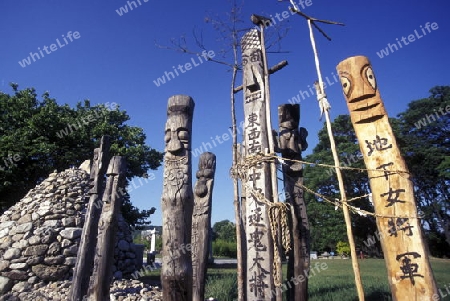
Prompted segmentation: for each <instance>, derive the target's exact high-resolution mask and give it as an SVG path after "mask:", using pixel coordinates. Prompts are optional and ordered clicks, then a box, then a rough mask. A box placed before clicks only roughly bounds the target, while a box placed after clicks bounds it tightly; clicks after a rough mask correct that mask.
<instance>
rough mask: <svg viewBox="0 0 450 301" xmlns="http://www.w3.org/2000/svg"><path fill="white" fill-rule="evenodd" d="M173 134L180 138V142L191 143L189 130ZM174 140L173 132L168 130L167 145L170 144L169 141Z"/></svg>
mask: <svg viewBox="0 0 450 301" xmlns="http://www.w3.org/2000/svg"><path fill="white" fill-rule="evenodd" d="M173 132H174V134H176V138H178V140H179V141H180V142H183V143H187V142H188V141H189V131H188V130H187V129H185V128H179V129H177V130H176V131H173ZM172 138H173V134H172V130H170V129H168V130H166V133H165V135H164V141H165V142H166V143H169V141H170V140H172Z"/></svg>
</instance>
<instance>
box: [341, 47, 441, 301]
mask: <svg viewBox="0 0 450 301" xmlns="http://www.w3.org/2000/svg"><path fill="white" fill-rule="evenodd" d="M337 71H338V73H339V76H340V79H341V83H342V87H343V90H344V95H345V97H346V99H347V106H348V109H349V111H350V117H351V120H352V124H353V127H354V129H355V132H356V136H357V138H358V141H359V145H360V148H361V152H362V153H363V156H364V163H365V164H366V167H367V169H368V174H369V180H370V188H371V190H372V200H373V204H374V207H375V213H376V214H377V218H376V219H377V227H378V230H379V233H380V235H381V238H382V239H381V246H382V248H383V252H384V258H385V261H386V266H387V270H388V279H389V284H390V287H391V292H392V298H393V300H421V301H425V300H431V299H434V296H439V295H438V291H437V287H436V282H435V280H434V276H433V272H432V270H431V266H430V262H429V254H428V251H427V248H426V246H425V243H424V241H423V234H422V231H421V227H420V223H419V217H418V215H417V209H416V204H415V200H414V192H413V183H412V181H411V179H410V175H409V172H408V169H407V167H406V164H405V161H404V160H403V158H402V156H401V154H400V150H399V149H398V146H397V142H396V140H395V136H394V133H393V131H392V128H391V126H390V124H389V120H388V116H387V113H386V110H385V108H384V104H383V101H382V99H381V97H380V94H379V90H378V86H377V82H376V79H375V75H374V72H373V70H372V66H371V64H370V62H369V60H368V58H366V57H364V56H356V57H350V58H348V59H346V60H344V61H342V62H340V63H339V65H338V66H337Z"/></svg>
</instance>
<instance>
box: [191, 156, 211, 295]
mask: <svg viewBox="0 0 450 301" xmlns="http://www.w3.org/2000/svg"><path fill="white" fill-rule="evenodd" d="M215 172H216V155H214V154H213V153H210V152H206V153H203V154H202V155H201V156H200V159H199V162H198V171H197V179H198V180H197V183H196V184H195V188H194V214H193V216H192V238H191V244H192V275H193V277H192V278H193V280H192V283H193V290H192V300H193V301H204V300H205V296H204V295H205V280H206V279H205V278H206V268H207V263H208V242H209V233H210V229H211V202H212V192H213V186H214V174H215Z"/></svg>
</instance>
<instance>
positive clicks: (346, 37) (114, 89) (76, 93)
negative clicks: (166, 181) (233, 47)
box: [0, 0, 450, 225]
mask: <svg viewBox="0 0 450 301" xmlns="http://www.w3.org/2000/svg"><path fill="white" fill-rule="evenodd" d="M139 1H140V4H139V2H138V0H136V1H134V2H135V3H136V6H137V7H134V8H133V10H130V8H129V7H128V12H127V13H124V12H123V11H122V16H120V15H119V14H118V13H117V10H119V9H120V7H124V6H127V5H128V4H127V1H123V0H113V1H100V0H90V1H88V0H80V1H61V0H58V1H56V0H49V1H24V0H14V1H12V0H3V1H1V2H0V16H1V17H0V37H1V38H2V41H3V43H2V47H0V91H2V92H5V93H11V92H12V91H11V88H10V87H9V85H8V83H9V82H16V83H18V84H19V87H20V88H26V87H34V88H36V90H37V92H38V95H41V94H42V93H43V92H44V91H49V92H50V95H51V96H52V97H54V98H56V99H57V101H58V102H59V103H60V104H63V103H68V104H70V105H71V106H74V105H75V104H76V103H77V102H78V101H82V100H84V99H90V100H91V103H93V104H97V103H106V102H116V103H118V104H119V105H120V108H121V109H122V110H125V111H127V112H128V114H129V115H130V117H131V120H130V121H129V124H130V125H133V126H139V127H142V128H143V129H144V131H145V133H146V135H147V143H148V145H150V146H151V147H153V148H155V149H157V150H160V151H162V150H163V149H164V134H163V133H164V124H165V120H166V106H167V99H168V98H169V97H170V96H172V95H174V94H187V95H190V96H192V97H193V98H194V100H195V103H196V107H195V112H194V121H193V142H192V147H193V149H195V148H197V147H199V146H201V145H202V143H206V142H211V137H213V138H214V137H216V135H219V136H222V135H223V134H224V133H228V128H229V127H230V126H231V116H230V100H229V89H230V88H229V85H230V79H231V78H230V76H231V73H230V72H228V69H227V67H225V66H222V65H218V64H214V63H211V62H206V63H199V60H198V58H197V57H196V56H195V55H189V54H182V53H178V52H175V51H170V50H164V49H160V48H158V47H157V46H155V43H159V44H163V45H170V40H171V39H172V38H175V39H178V38H179V37H181V36H185V37H186V39H187V41H188V44H189V45H190V46H191V48H192V49H193V50H195V51H197V50H198V48H195V43H194V41H193V38H192V30H193V29H194V28H196V29H202V30H203V36H204V42H205V46H206V48H207V49H208V50H210V51H214V53H215V54H216V58H220V57H219V52H220V49H222V48H223V45H222V43H221V42H220V41H218V40H219V36H218V34H217V33H216V32H215V31H214V30H213V29H212V28H211V25H210V24H209V23H205V17H206V16H215V15H219V16H221V17H222V18H225V13H227V12H229V11H230V3H229V2H228V1H225V0H224V1H205V0H201V1H179V0H174V1H154V0H147V2H144V0H139ZM128 2H130V3H131V1H128ZM330 2H331V1H324V0H311V2H310V4H311V5H310V6H306V5H305V10H304V12H305V13H307V14H310V15H312V16H315V17H317V18H322V19H329V20H335V21H340V22H343V23H345V24H346V26H345V27H340V26H331V25H323V26H321V27H322V28H323V29H324V30H325V31H326V32H327V33H328V34H329V35H330V36H331V37H332V39H333V40H332V41H331V42H329V41H327V40H325V39H324V38H323V37H322V36H320V35H319V34H318V33H317V32H316V40H317V47H318V50H319V56H320V60H321V68H322V74H323V77H324V78H326V77H328V78H329V81H330V83H332V85H329V87H327V88H326V92H327V94H328V100H329V101H330V103H331V106H332V109H331V117H332V118H334V117H336V116H337V115H339V114H348V111H347V106H346V104H345V100H344V97H343V95H342V89H341V87H340V85H339V84H338V83H336V82H335V80H334V75H335V74H336V71H335V68H336V65H337V64H338V63H339V62H340V61H342V60H343V59H345V58H347V57H349V56H353V55H365V56H368V57H369V59H370V60H371V62H372V65H373V67H374V71H375V74H376V76H377V81H378V86H379V89H380V93H381V96H382V98H383V100H384V102H385V105H386V108H387V111H388V113H389V115H390V116H395V115H397V114H398V113H400V112H402V111H404V110H405V109H406V106H407V104H408V102H410V101H411V100H415V99H420V98H424V97H427V96H428V91H429V89H430V88H432V87H433V86H435V85H449V84H450V82H449V76H448V70H449V66H450V64H449V59H448V54H449V53H450V42H449V37H450V20H449V18H448V12H449V11H450V4H449V2H447V1H445V0H436V1H432V2H426V1H407V0H399V1H386V0H382V1H350V0H342V1H333V2H331V3H330ZM413 2H414V4H413ZM297 3H298V0H297ZM431 3H432V4H431ZM131 5H132V6H133V4H131ZM288 5H289V3H288V1H285V2H279V1H276V0H272V1H268V0H266V1H261V0H259V1H256V0H247V1H245V3H244V4H243V12H242V16H243V19H244V20H245V22H246V23H244V24H243V26H248V28H250V27H251V26H252V23H251V22H250V15H251V14H252V13H256V14H260V15H265V16H269V15H272V16H274V17H276V16H275V14H277V13H279V14H281V13H282V12H283V11H286V10H287V8H288ZM280 18H282V17H280ZM282 19H283V18H282ZM427 22H430V24H431V23H433V22H435V23H437V28H436V25H435V27H434V28H435V29H431V31H430V32H428V31H426V33H427V34H426V35H424V33H423V32H422V28H425V24H426V23H427ZM277 23H279V24H282V25H283V26H284V27H287V28H290V29H289V32H288V35H287V36H286V38H285V39H283V41H282V42H281V50H282V51H283V53H270V54H269V58H268V59H269V65H274V64H276V63H278V62H279V61H281V60H288V62H289V66H287V67H286V68H285V69H283V70H282V71H280V72H278V73H276V74H274V75H272V76H271V99H272V104H271V105H272V120H273V121H274V124H273V127H274V128H277V127H278V125H277V114H276V113H277V109H276V108H277V106H278V105H280V104H283V103H287V102H288V101H289V100H290V99H292V98H293V97H295V96H297V95H298V93H299V91H300V90H302V91H308V88H309V87H308V85H309V86H312V83H313V82H314V81H315V80H316V78H317V75H316V72H315V66H314V57H313V54H312V50H311V45H310V41H309V33H308V28H307V25H306V22H305V20H304V19H302V18H300V17H298V16H290V15H289V17H288V18H285V19H283V20H282V21H278V20H277ZM421 26H422V28H421ZM415 31H417V33H418V36H420V38H418V37H417V34H416V33H415ZM68 32H72V36H73V37H72V40H70V39H69V34H68ZM75 32H78V34H77V33H75ZM411 34H413V35H416V37H417V38H415V40H414V41H413V42H408V40H405V41H406V43H408V45H406V43H404V42H398V43H401V45H402V47H401V48H400V47H399V46H397V48H398V49H397V50H396V49H395V47H394V46H392V45H391V49H389V47H388V46H389V45H388V43H390V44H396V43H397V40H396V39H398V40H399V41H401V39H402V37H405V38H406V39H407V38H408V36H409V35H411ZM63 35H64V37H63ZM76 37H78V38H76ZM64 38H65V40H64ZM57 39H58V40H59V44H58V41H57ZM66 41H67V42H66ZM51 44H55V46H53V48H52V49H50V45H51ZM44 46H47V47H48V48H47V51H48V52H47V53H45V52H43V54H44V56H42V57H40V58H39V59H38V58H37V57H36V56H34V59H35V60H36V61H33V60H32V59H31V58H30V61H29V62H30V64H29V65H27V66H26V67H22V66H21V64H19V63H18V62H19V61H20V62H22V64H24V63H23V59H27V57H29V55H30V52H33V53H34V52H38V51H39V49H38V47H39V48H40V50H42V51H45V50H43V49H44ZM386 47H388V48H386ZM382 49H385V51H386V52H389V55H387V56H386V55H384V57H383V58H380V56H379V55H378V54H377V52H378V53H380V51H381V50H382ZM273 50H276V49H273ZM380 54H381V53H380ZM191 59H194V60H196V63H197V65H198V66H194V67H193V68H192V69H191V70H189V71H186V72H185V73H180V74H179V76H177V77H176V78H174V79H172V80H170V81H167V82H166V83H165V84H162V85H160V86H159V87H158V86H157V85H155V83H154V81H155V80H157V79H158V78H159V77H161V76H163V75H164V73H165V72H166V71H167V72H169V71H173V67H172V66H178V64H181V65H184V64H186V63H188V62H191ZM230 59H231V57H230V56H228V58H225V60H228V61H229V60H230ZM238 83H239V84H241V78H240V77H239V79H238ZM242 99H243V96H242V94H238V95H237V110H238V122H240V121H242V120H243V119H242V118H243V117H242V106H243V105H242ZM301 125H302V126H304V127H306V128H307V129H308V131H309V139H308V142H309V145H310V147H309V149H308V150H307V151H306V152H305V153H304V154H305V155H307V154H309V153H310V152H311V150H312V149H313V147H314V146H315V144H316V143H317V132H318V130H319V129H320V128H321V127H322V125H323V120H322V121H320V120H319V109H318V106H317V101H316V99H315V97H314V96H310V97H306V98H305V99H302V100H301ZM216 145H217V147H214V148H213V149H212V150H211V151H212V152H214V153H215V154H216V156H217V172H216V182H215V187H214V197H213V213H212V220H213V222H217V221H220V220H223V219H230V220H234V212H233V205H232V199H233V194H232V182H231V179H230V178H229V169H230V166H231V142H230V140H228V141H225V142H223V143H217V142H216ZM197 163H198V160H197V158H195V157H193V171H194V172H195V171H196V170H197ZM149 172H152V173H154V179H153V180H151V181H148V182H147V183H146V182H141V183H139V180H138V179H136V181H135V186H136V187H138V188H136V189H134V191H132V192H131V195H132V201H133V203H134V204H135V205H136V206H138V207H139V208H141V209H148V208H150V207H156V208H157V211H156V213H155V215H154V216H153V218H152V221H153V224H155V225H161V223H162V218H161V210H160V199H161V191H162V168H160V169H159V170H157V171H149ZM194 180H195V178H194Z"/></svg>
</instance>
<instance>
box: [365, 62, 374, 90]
mask: <svg viewBox="0 0 450 301" xmlns="http://www.w3.org/2000/svg"><path fill="white" fill-rule="evenodd" d="M363 74H364V75H365V77H366V79H367V82H368V83H369V84H370V86H371V87H372V88H373V89H374V90H376V89H377V80H376V79H375V74H373V70H372V68H371V67H370V66H365V67H364V68H363Z"/></svg>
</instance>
